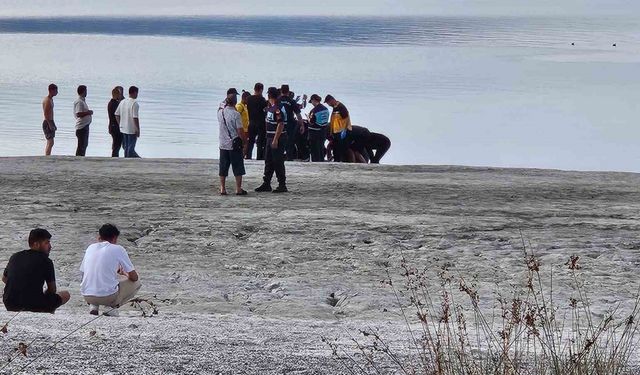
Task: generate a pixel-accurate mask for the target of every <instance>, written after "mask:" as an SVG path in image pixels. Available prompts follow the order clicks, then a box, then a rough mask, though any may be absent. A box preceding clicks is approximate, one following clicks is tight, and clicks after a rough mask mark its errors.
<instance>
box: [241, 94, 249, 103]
mask: <svg viewBox="0 0 640 375" xmlns="http://www.w3.org/2000/svg"><path fill="white" fill-rule="evenodd" d="M250 96H251V94H249V91H243V92H242V99H241V100H242V104H247V100H248V99H249V97H250Z"/></svg>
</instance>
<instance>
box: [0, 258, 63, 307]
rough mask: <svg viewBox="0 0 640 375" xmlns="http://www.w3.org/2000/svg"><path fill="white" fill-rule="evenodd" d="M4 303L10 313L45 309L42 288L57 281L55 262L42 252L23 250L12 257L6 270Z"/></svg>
mask: <svg viewBox="0 0 640 375" xmlns="http://www.w3.org/2000/svg"><path fill="white" fill-rule="evenodd" d="M5 276H6V278H7V284H6V285H5V287H4V294H3V296H2V301H3V302H4V305H5V307H6V308H7V310H9V311H19V310H25V309H36V310H39V309H41V308H43V307H44V306H43V304H42V301H41V297H42V288H43V286H44V284H45V283H46V282H47V281H52V280H55V272H54V269H53V262H52V261H51V259H49V257H48V256H47V255H46V254H44V253H41V252H38V251H33V250H23V251H20V252H17V253H15V254H13V255H12V256H11V258H10V259H9V263H8V264H7V268H6V269H5Z"/></svg>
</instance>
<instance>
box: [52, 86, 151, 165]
mask: <svg viewBox="0 0 640 375" xmlns="http://www.w3.org/2000/svg"><path fill="white" fill-rule="evenodd" d="M48 91H49V93H48V94H47V96H46V97H45V98H44V99H43V100H42V111H43V113H44V121H43V122H42V131H43V132H44V137H45V140H46V145H45V150H44V153H45V155H51V150H52V149H53V145H54V142H55V137H56V130H58V128H57V126H56V123H55V120H54V111H53V106H54V101H53V98H54V97H55V96H56V95H58V86H57V85H55V84H53V83H52V84H50V85H49V88H48ZM138 92H139V89H138V88H137V87H136V86H131V87H129V97H128V98H126V99H125V97H124V88H123V87H122V86H116V87H114V88H113V90H112V91H111V100H110V101H109V104H108V105H107V113H108V114H109V134H110V135H111V138H112V139H113V142H112V145H111V150H112V151H111V156H113V157H119V156H120V149H123V150H124V156H125V157H126V158H138V157H140V156H139V155H138V153H137V152H136V143H137V140H138V138H139V137H140V119H139V116H138V112H139V108H140V106H139V104H138V102H137V100H136V99H137V98H138ZM77 93H78V98H77V99H76V101H75V102H74V103H73V116H74V118H75V122H76V125H75V127H76V137H77V138H78V147H77V148H76V156H85V154H86V152H87V147H88V146H89V127H90V125H91V121H92V116H93V111H92V110H90V109H89V106H88V105H87V101H86V99H87V86H85V85H80V86H78V89H77Z"/></svg>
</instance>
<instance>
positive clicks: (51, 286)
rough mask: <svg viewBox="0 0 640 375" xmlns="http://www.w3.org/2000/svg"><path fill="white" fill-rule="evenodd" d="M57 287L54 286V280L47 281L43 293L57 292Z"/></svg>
mask: <svg viewBox="0 0 640 375" xmlns="http://www.w3.org/2000/svg"><path fill="white" fill-rule="evenodd" d="M57 291H58V290H57V288H56V281H55V280H53V281H47V290H46V291H45V293H47V294H56V292H57Z"/></svg>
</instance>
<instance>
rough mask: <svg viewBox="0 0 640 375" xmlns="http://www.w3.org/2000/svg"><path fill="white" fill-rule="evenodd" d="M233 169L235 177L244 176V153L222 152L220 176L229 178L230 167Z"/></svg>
mask: <svg viewBox="0 0 640 375" xmlns="http://www.w3.org/2000/svg"><path fill="white" fill-rule="evenodd" d="M230 166H231V167H232V168H233V175H234V176H244V175H245V174H246V173H245V170H244V157H243V155H242V151H234V150H220V173H219V176H221V177H227V176H228V175H229V167H230Z"/></svg>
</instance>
